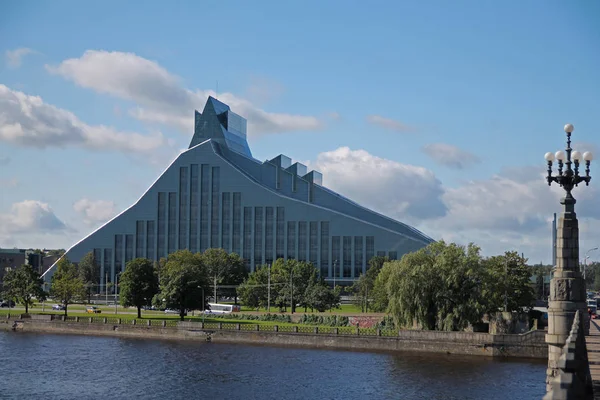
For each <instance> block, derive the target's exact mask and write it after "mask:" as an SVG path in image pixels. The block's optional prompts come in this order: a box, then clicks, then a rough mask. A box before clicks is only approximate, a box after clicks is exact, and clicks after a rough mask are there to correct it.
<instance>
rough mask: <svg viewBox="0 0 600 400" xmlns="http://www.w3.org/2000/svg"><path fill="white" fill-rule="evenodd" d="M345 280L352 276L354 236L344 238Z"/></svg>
mask: <svg viewBox="0 0 600 400" xmlns="http://www.w3.org/2000/svg"><path fill="white" fill-rule="evenodd" d="M343 273H344V278H350V277H351V276H352V236H344V271H343Z"/></svg>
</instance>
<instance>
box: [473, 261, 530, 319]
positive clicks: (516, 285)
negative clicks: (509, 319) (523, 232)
mask: <svg viewBox="0 0 600 400" xmlns="http://www.w3.org/2000/svg"><path fill="white" fill-rule="evenodd" d="M484 265H485V268H486V270H487V272H488V274H489V276H488V282H487V286H488V295H489V297H488V300H489V301H490V305H489V307H490V311H497V310H500V309H501V310H504V311H521V310H522V308H523V307H529V308H531V307H532V306H533V302H534V300H535V291H534V289H533V287H532V285H531V275H532V270H531V267H529V266H528V265H527V260H526V259H525V258H523V257H521V256H520V255H519V253H517V252H516V251H507V252H505V253H504V255H501V256H494V257H490V258H488V259H486V260H485V261H484Z"/></svg>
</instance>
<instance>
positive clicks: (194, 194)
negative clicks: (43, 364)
mask: <svg viewBox="0 0 600 400" xmlns="http://www.w3.org/2000/svg"><path fill="white" fill-rule="evenodd" d="M195 116H196V118H195V129H194V136H193V138H192V141H191V143H190V146H189V148H188V150H186V151H184V152H182V153H181V154H180V155H179V157H177V159H175V161H173V162H172V163H171V165H169V167H168V168H167V169H166V170H165V171H164V172H163V173H162V175H161V176H160V177H159V178H158V179H157V180H156V182H154V184H153V185H152V186H150V188H149V189H148V190H147V191H146V192H145V193H144V194H143V195H142V197H141V198H140V199H139V200H138V201H137V202H136V203H135V204H133V205H132V206H131V207H129V208H128V209H127V210H125V211H123V212H122V213H121V214H119V215H117V216H116V217H115V218H113V219H112V220H111V221H109V222H107V223H106V224H104V225H103V226H102V227H100V228H99V229H97V230H96V231H94V232H93V233H91V234H90V235H89V236H87V237H86V238H84V239H83V240H81V241H80V242H78V243H76V244H75V245H74V246H73V247H71V248H70V249H69V250H68V251H67V253H66V255H67V257H68V258H69V259H70V260H71V261H73V262H78V261H79V260H80V259H81V258H82V257H83V256H84V255H85V254H86V253H88V252H90V251H92V252H93V254H94V257H95V259H96V262H97V263H98V265H99V266H100V279H99V281H100V284H101V287H103V286H104V284H105V283H108V282H114V280H115V275H116V274H117V273H118V272H120V271H123V270H124V268H125V264H126V263H127V262H128V261H130V260H132V259H133V258H136V257H146V258H149V259H152V260H158V259H160V258H161V257H166V256H167V255H168V254H170V253H172V252H174V251H176V250H178V249H189V250H190V251H192V252H197V251H204V250H206V249H208V248H211V247H221V248H223V249H225V250H227V251H228V252H234V253H237V254H239V255H240V256H241V257H242V258H243V259H244V260H245V261H246V265H247V267H248V269H249V270H250V271H253V270H254V269H255V268H256V267H257V266H259V265H262V264H268V263H272V262H273V261H274V260H276V259H278V258H288V259H289V258H293V259H298V260H301V261H309V262H311V263H312V264H313V265H315V266H316V267H317V268H318V269H319V271H320V274H321V276H322V277H324V278H325V279H326V280H333V279H334V276H335V279H336V281H337V282H338V283H341V282H343V281H352V280H353V279H355V278H358V276H359V275H360V274H361V273H364V272H365V271H366V268H367V266H368V261H369V259H371V257H373V256H375V255H383V256H388V257H389V258H391V259H397V258H399V257H401V256H402V255H403V254H404V253H407V252H411V251H414V250H417V249H420V248H422V247H424V246H426V245H427V244H429V243H431V242H432V241H433V240H432V239H431V238H430V237H428V236H426V235H424V234H423V233H421V232H420V231H418V230H417V229H415V228H412V227H410V226H408V225H406V224H403V223H401V222H398V221H395V220H393V219H390V218H388V217H385V216H383V215H381V214H378V213H376V212H373V211H370V210H368V209H366V208H364V207H362V206H360V205H358V204H356V203H354V202H353V201H351V200H349V199H347V198H345V197H343V196H342V195H340V194H338V193H335V192H333V191H332V190H329V189H327V188H326V187H324V186H323V185H322V180H323V177H322V175H321V173H319V172H317V171H308V170H307V167H306V166H305V165H303V164H301V163H298V162H292V160H291V159H290V158H289V157H287V156H285V155H283V154H281V155H278V156H277V157H275V158H273V159H272V160H269V161H265V162H261V161H258V160H256V159H254V158H253V157H252V153H251V151H250V147H249V146H248V142H247V140H246V120H245V119H244V118H242V117H240V116H239V115H237V114H235V113H234V112H232V111H231V110H230V109H229V106H227V105H225V104H223V103H221V102H220V101H218V100H216V99H214V98H212V97H209V99H208V101H207V103H206V105H205V107H204V111H203V112H202V114H200V113H199V112H198V111H196V113H195ZM54 269H55V268H54V267H53V268H51V269H49V270H48V272H47V273H46V274H45V278H46V279H49V278H50V277H51V275H52V273H53V271H54Z"/></svg>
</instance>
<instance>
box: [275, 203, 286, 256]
mask: <svg viewBox="0 0 600 400" xmlns="http://www.w3.org/2000/svg"><path fill="white" fill-rule="evenodd" d="M276 221H277V222H276V225H277V234H276V239H275V258H276V259H279V258H285V208H283V207H277V215H276Z"/></svg>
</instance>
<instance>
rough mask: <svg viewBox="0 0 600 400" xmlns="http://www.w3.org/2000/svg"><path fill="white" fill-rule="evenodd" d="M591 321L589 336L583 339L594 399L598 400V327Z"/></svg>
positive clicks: (599, 365) (599, 394)
mask: <svg viewBox="0 0 600 400" xmlns="http://www.w3.org/2000/svg"><path fill="white" fill-rule="evenodd" d="M598 323H599V321H598V320H595V319H593V320H592V321H591V324H590V335H589V336H586V337H585V343H586V347H587V351H588V361H589V363H590V373H591V375H592V382H593V384H594V399H598V400H600V326H599V325H598Z"/></svg>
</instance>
